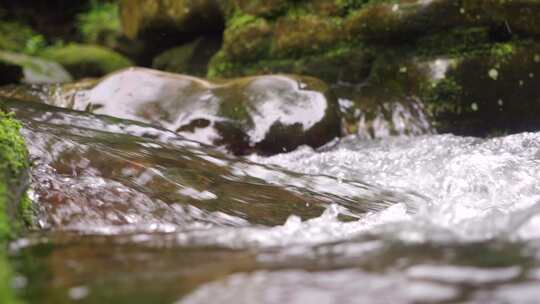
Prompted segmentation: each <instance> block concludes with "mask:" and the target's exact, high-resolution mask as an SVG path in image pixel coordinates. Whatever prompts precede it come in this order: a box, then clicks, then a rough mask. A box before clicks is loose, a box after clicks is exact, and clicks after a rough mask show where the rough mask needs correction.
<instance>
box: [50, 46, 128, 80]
mask: <svg viewBox="0 0 540 304" xmlns="http://www.w3.org/2000/svg"><path fill="white" fill-rule="evenodd" d="M40 55H41V56H42V57H44V58H46V59H50V60H53V61H56V62H58V63H60V64H61V65H63V66H64V67H65V68H66V69H67V70H68V71H69V72H70V73H71V75H73V77H75V78H77V79H80V78H86V77H101V76H104V75H106V74H109V73H112V72H114V71H117V70H120V69H124V68H127V67H130V66H133V63H132V62H131V61H130V60H129V59H127V58H125V57H124V56H122V55H120V54H118V53H116V52H115V51H112V50H109V49H107V48H104V47H100V46H96V45H85V44H69V45H66V46H62V47H51V48H48V49H45V50H44V51H43V52H42V53H41V54H40Z"/></svg>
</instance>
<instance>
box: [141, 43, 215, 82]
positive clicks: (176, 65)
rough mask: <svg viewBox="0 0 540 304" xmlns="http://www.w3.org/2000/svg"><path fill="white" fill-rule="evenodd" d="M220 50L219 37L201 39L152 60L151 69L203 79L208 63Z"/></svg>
mask: <svg viewBox="0 0 540 304" xmlns="http://www.w3.org/2000/svg"><path fill="white" fill-rule="evenodd" d="M220 48H221V37H220V36H219V35H218V36H207V37H201V38H199V39H197V40H195V41H193V42H191V43H188V44H185V45H181V46H178V47H175V48H172V49H170V50H167V51H165V52H163V53H161V54H160V55H158V56H157V57H155V58H154V60H153V63H152V68H154V69H157V70H162V71H166V72H172V73H179V74H189V75H194V76H200V77H204V76H206V74H207V72H208V63H209V62H210V59H211V58H212V56H214V54H215V53H216V52H217V51H218V50H219V49H220Z"/></svg>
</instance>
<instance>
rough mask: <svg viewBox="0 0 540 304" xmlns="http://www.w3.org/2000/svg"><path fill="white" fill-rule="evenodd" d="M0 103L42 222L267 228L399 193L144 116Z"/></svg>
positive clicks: (91, 226)
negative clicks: (22, 142) (242, 150)
mask: <svg viewBox="0 0 540 304" xmlns="http://www.w3.org/2000/svg"><path fill="white" fill-rule="evenodd" d="M2 102H3V103H4V104H6V105H7V106H9V107H10V110H13V111H14V112H15V115H16V117H17V119H19V120H21V122H22V123H23V125H24V129H23V134H24V136H25V139H26V141H27V142H28V143H29V150H30V153H31V157H32V159H33V160H34V166H33V167H32V172H31V173H32V181H33V190H34V193H35V199H36V200H38V201H39V202H40V212H39V214H38V216H39V218H38V219H39V223H40V225H41V227H42V228H54V229H59V230H79V231H86V232H91V231H93V232H100V231H101V232H106V231H109V232H113V233H119V232H121V231H124V232H129V231H131V232H134V231H141V232H143V231H149V230H148V229H150V231H152V230H155V229H157V230H158V231H163V230H162V229H164V230H165V231H166V230H169V231H170V229H173V230H174V229H176V228H178V229H179V230H180V231H185V230H190V229H192V228H194V229H198V228H208V227H212V226H226V227H227V226H242V225H246V224H254V225H259V224H260V225H271V226H273V225H280V224H283V223H284V222H285V221H286V220H287V218H288V217H289V216H290V215H291V214H294V215H296V216H299V217H301V218H303V219H309V218H314V217H318V216H320V215H321V213H322V211H323V210H324V208H325V206H327V205H328V204H340V205H343V206H347V207H348V208H350V210H352V212H358V213H364V212H366V211H369V210H381V209H384V208H386V207H388V205H389V204H394V203H395V202H397V201H399V200H400V199H402V198H399V197H392V195H393V194H391V193H389V192H388V191H386V190H380V191H379V190H376V189H373V190H369V189H371V188H369V186H367V185H365V184H363V183H357V182H351V183H349V182H347V181H343V180H338V179H336V178H333V177H330V176H322V175H317V176H312V175H305V176H304V175H299V174H295V173H290V172H288V171H286V170H280V169H278V168H275V167H267V166H264V165H260V164H257V163H253V162H251V161H247V160H245V159H243V158H234V157H231V156H228V155H226V154H224V153H222V152H219V151H216V150H215V149H211V148H210V147H208V146H205V145H202V144H198V143H195V142H192V141H188V140H185V139H184V138H183V137H181V136H179V135H177V134H175V133H174V132H171V131H168V130H164V129H162V128H156V127H152V126H149V125H147V124H143V123H137V122H134V121H128V120H121V119H118V118H112V117H108V116H104V115H93V114H90V113H85V112H80V111H72V110H66V109H60V108H57V107H51V106H47V105H43V104H37V103H28V102H21V101H13V100H12V101H10V100H2ZM124 229H126V230H124Z"/></svg>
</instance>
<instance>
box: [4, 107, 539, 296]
mask: <svg viewBox="0 0 540 304" xmlns="http://www.w3.org/2000/svg"><path fill="white" fill-rule="evenodd" d="M7 104H8V106H10V107H11V108H12V109H13V110H14V111H15V112H16V116H17V117H18V118H19V119H20V120H21V121H22V122H23V125H24V129H23V135H24V136H25V138H26V140H27V143H28V145H29V148H30V153H31V157H32V160H33V168H32V171H31V177H32V193H33V199H34V201H35V203H36V206H37V208H38V211H39V216H38V221H37V223H36V226H37V227H36V229H35V230H34V231H32V232H30V233H29V234H28V235H27V236H26V237H24V238H21V239H19V240H17V241H15V242H13V243H12V244H11V253H12V260H13V262H14V265H15V269H16V270H17V272H18V276H17V277H16V279H15V281H14V284H15V286H16V287H17V289H18V291H19V292H20V294H21V295H22V296H23V298H26V299H27V300H29V302H31V303H34V302H35V303H76V302H80V303H102V302H110V303H211V302H215V301H216V299H219V303H309V302H316V303H448V302H462V303H536V302H537V299H538V298H539V297H540V289H539V288H537V287H536V286H538V283H540V282H539V280H540V242H538V239H539V231H540V229H539V228H540V227H539V226H540V216H539V214H540V182H538V181H539V180H540V133H522V134H516V135H510V136H504V137H500V138H492V139H477V138H464V137H457V136H452V135H422V136H416V137H386V138H379V139H372V140H369V139H366V138H365V137H364V138H359V137H348V138H345V139H342V140H341V141H336V142H333V143H331V144H328V145H327V146H325V147H323V148H321V149H319V150H318V151H315V150H313V149H311V148H307V147H303V148H300V149H298V150H297V151H294V152H291V153H288V154H281V155H277V156H273V157H261V156H250V157H248V158H233V157H231V156H228V155H227V154H226V153H224V152H222V151H216V150H214V149H211V148H209V147H206V146H204V145H202V144H198V143H195V142H192V141H188V140H185V139H183V138H181V137H179V136H177V135H176V134H174V133H172V132H170V131H167V130H163V129H159V128H155V127H151V126H148V125H144V124H140V123H136V122H132V121H125V120H118V119H113V118H110V117H104V116H95V115H90V114H85V113H82V112H75V111H67V110H61V109H57V108H52V107H49V106H45V105H38V104H25V103H20V102H9V103H7Z"/></svg>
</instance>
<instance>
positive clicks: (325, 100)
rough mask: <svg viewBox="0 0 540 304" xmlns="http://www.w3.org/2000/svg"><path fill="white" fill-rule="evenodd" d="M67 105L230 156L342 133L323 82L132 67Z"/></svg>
mask: <svg viewBox="0 0 540 304" xmlns="http://www.w3.org/2000/svg"><path fill="white" fill-rule="evenodd" d="M64 105H65V104H64ZM70 106H71V107H73V108H74V109H77V110H89V111H91V112H93V113H97V114H105V115H110V116H114V117H119V118H123V119H131V120H137V121H142V122H146V123H150V124H153V125H157V126H161V127H164V128H166V129H169V130H173V131H176V132H178V133H180V134H182V135H184V136H185V137H186V138H188V139H192V140H195V141H199V142H202V143H206V144H212V145H217V146H224V147H226V148H227V149H228V150H230V151H232V152H233V153H235V154H247V153H252V152H256V153H259V154H275V153H281V152H286V151H291V150H293V149H295V148H296V147H298V146H300V145H309V146H312V147H319V146H321V145H323V144H325V143H327V142H328V141H330V140H332V139H333V138H335V137H337V136H339V135H340V121H339V115H338V109H337V102H336V100H335V99H334V98H333V97H332V96H331V94H330V93H329V88H328V86H327V85H326V84H325V83H324V82H322V81H320V80H317V79H315V78H310V77H299V76H285V75H273V76H258V77H249V78H238V79H232V80H227V81H221V82H209V81H206V80H203V79H199V78H195V77H191V76H184V75H176V74H170V73H165V72H159V71H155V70H149V69H143V68H132V69H127V70H123V71H120V72H117V73H114V74H112V75H109V76H108V77H106V78H104V79H102V80H101V81H100V82H99V83H98V84H97V85H96V86H95V87H93V88H92V89H91V90H88V91H87V92H85V93H84V94H77V95H76V96H75V97H74V102H73V103H72V104H71V105H70Z"/></svg>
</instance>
